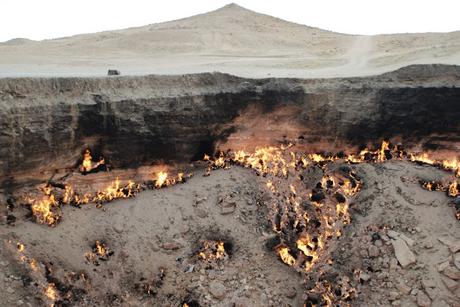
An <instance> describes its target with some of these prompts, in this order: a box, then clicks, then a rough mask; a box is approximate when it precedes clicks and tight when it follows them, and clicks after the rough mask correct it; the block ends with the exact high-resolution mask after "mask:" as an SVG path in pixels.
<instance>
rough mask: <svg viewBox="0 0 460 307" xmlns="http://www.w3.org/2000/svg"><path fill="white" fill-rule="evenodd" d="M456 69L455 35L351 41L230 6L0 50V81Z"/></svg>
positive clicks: (459, 58) (458, 39)
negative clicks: (114, 72) (110, 73)
mask: <svg viewBox="0 0 460 307" xmlns="http://www.w3.org/2000/svg"><path fill="white" fill-rule="evenodd" d="M422 63H444V64H459V63H460V32H452V33H422V34H394V35H378V36H359V35H346V34H340V33H334V32H330V31H325V30H321V29H317V28H312V27H308V26H304V25H300V24H295V23H291V22H287V21H284V20H281V19H278V18H274V17H271V16H268V15H263V14H259V13H256V12H253V11H250V10H247V9H245V8H242V7H240V6H238V5H236V4H230V5H227V6H225V7H223V8H221V9H218V10H216V11H213V12H209V13H206V14H201V15H196V16H192V17H189V18H184V19H180V20H175V21H170V22H165V23H158V24H152V25H147V26H143V27H137V28H130V29H125V30H116V31H106V32H100V33H94V34H83V35H77V36H72V37H65V38H59V39H53V40H44V41H38V42H37V41H30V40H25V39H19V40H18V39H16V40H11V41H8V42H5V43H0V76H24V75H26V76H27V75H31V76H37V75H45V76H46V75H81V76H85V75H105V73H106V71H107V69H108V68H117V69H119V70H121V71H122V73H123V74H133V75H135V74H150V73H158V74H181V73H193V72H204V71H221V72H228V73H232V74H236V75H241V76H249V77H263V76H270V75H271V76H296V77H334V76H357V75H369V74H375V73H380V72H384V71H389V70H393V69H396V68H399V67H402V66H406V65H409V64H422Z"/></svg>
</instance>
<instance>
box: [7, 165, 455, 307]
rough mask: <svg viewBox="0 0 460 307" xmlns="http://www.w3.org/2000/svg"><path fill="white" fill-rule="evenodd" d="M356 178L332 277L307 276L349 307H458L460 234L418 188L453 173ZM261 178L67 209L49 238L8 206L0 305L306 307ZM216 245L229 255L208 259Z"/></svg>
mask: <svg viewBox="0 0 460 307" xmlns="http://www.w3.org/2000/svg"><path fill="white" fill-rule="evenodd" d="M354 168H355V171H356V172H357V174H358V175H359V176H360V177H361V179H362V182H363V183H364V185H363V187H362V191H361V192H360V193H359V194H358V196H357V197H356V198H355V199H354V200H353V202H352V203H351V205H350V213H351V217H352V221H351V224H350V225H348V226H346V227H345V229H344V231H343V235H342V236H341V237H340V238H339V241H338V242H337V244H338V245H337V246H336V247H335V249H334V250H333V251H332V255H328V254H326V255H322V257H327V258H329V257H330V259H331V262H330V263H331V265H330V267H329V268H326V269H325V267H321V268H320V267H317V268H315V267H313V268H312V274H313V275H314V274H317V273H318V270H326V274H330V275H331V276H333V275H338V276H347V277H349V278H350V280H351V284H352V285H353V286H354V288H355V289H356V293H357V296H356V298H354V299H353V300H351V301H350V302H349V303H350V304H351V305H352V306H391V305H393V306H459V303H458V302H459V300H460V288H459V279H460V276H459V274H460V263H459V257H460V253H459V251H460V250H459V248H460V247H459V244H458V242H460V231H459V230H460V224H459V223H458V221H456V219H455V216H454V209H453V206H452V203H451V200H449V199H448V198H447V197H446V196H445V194H444V193H442V192H431V191H426V190H424V189H422V188H421V186H420V184H419V182H418V180H419V179H423V180H434V179H441V178H446V177H449V176H451V174H448V173H446V172H444V171H441V170H438V169H436V168H434V167H431V166H419V165H415V164H412V163H409V162H402V161H395V162H387V163H384V164H374V163H373V164H359V165H356V166H354ZM261 179H262V178H261V177H257V176H255V175H254V172H253V171H251V170H249V169H244V168H241V167H237V166H234V167H232V168H231V169H229V170H217V171H213V172H211V175H210V176H208V177H203V176H201V174H197V175H196V176H195V177H193V178H191V179H190V180H189V181H188V182H187V183H185V184H179V185H176V186H172V187H168V188H165V189H159V190H153V191H144V192H142V193H140V194H139V195H138V196H137V197H136V198H134V199H126V200H117V201H114V202H111V203H108V204H106V205H104V206H103V207H100V208H97V207H96V206H95V205H85V206H82V208H76V207H71V206H66V207H64V208H63V219H62V221H61V222H60V223H59V224H58V225H57V226H56V227H54V228H51V227H48V226H44V225H39V224H36V223H34V222H33V221H31V220H30V219H29V220H28V219H27V215H26V212H25V210H24V209H22V208H20V207H16V208H14V209H13V213H14V215H15V216H16V218H17V220H16V221H15V223H10V225H7V220H6V218H4V219H3V220H2V222H1V225H0V236H1V239H2V249H1V250H0V253H1V262H0V265H1V271H0V274H1V275H0V277H1V278H0V287H1V288H2V289H5V291H2V292H1V294H0V305H2V306H14V305H18V306H22V305H25V306H41V305H50V304H52V303H53V302H56V305H58V306H59V305H62V306H65V305H77V306H91V305H111V306H114V305H115V306H116V305H120V306H152V305H153V306H178V305H181V306H186V305H184V304H187V305H188V306H302V305H303V304H304V301H305V289H306V288H305V287H306V284H305V282H306V280H305V278H304V276H302V275H301V274H298V273H296V272H295V270H294V269H292V268H291V267H289V266H288V265H286V264H284V263H282V261H281V260H280V259H279V258H278V256H277V255H276V253H275V252H274V251H273V250H270V249H269V248H268V245H267V242H268V241H269V240H270V238H272V237H273V235H272V233H273V232H272V229H271V225H270V223H269V220H268V218H267V207H266V206H265V205H264V202H265V201H267V200H266V193H265V192H264V191H263V189H262V188H261V187H262V184H261ZM1 210H2V216H6V212H7V210H8V209H7V206H6V205H5V206H3V207H2V209H1ZM10 212H11V211H10ZM96 241H99V242H102V243H101V244H103V246H104V247H105V248H106V251H105V254H104V256H100V255H98V254H97V250H96V249H95V242H96ZM213 242H222V243H223V244H224V245H223V246H224V247H225V253H223V254H219V251H218V249H217V248H211V249H204V247H205V246H206V244H208V245H207V246H208V247H209V246H212V244H214V243H213ZM18 244H19V245H18ZM22 244H23V245H22ZM215 246H216V245H214V247H215ZM200 252H204V254H200ZM91 254H92V255H91ZM201 255H204V256H201ZM50 283H53V286H52V287H51V288H50ZM307 283H308V282H307ZM307 286H308V285H307ZM63 293H65V297H62V296H63Z"/></svg>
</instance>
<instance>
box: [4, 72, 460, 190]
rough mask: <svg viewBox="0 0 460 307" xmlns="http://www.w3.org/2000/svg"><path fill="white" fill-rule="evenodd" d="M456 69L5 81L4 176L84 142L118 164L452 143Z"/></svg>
mask: <svg viewBox="0 0 460 307" xmlns="http://www.w3.org/2000/svg"><path fill="white" fill-rule="evenodd" d="M459 106H460V68H459V67H457V66H441V65H430V66H412V67H408V68H405V69H402V70H399V71H396V72H393V73H389V74H384V75H380V76H374V77H367V78H349V79H318V80H300V79H259V80H257V79H243V78H238V77H234V76H230V75H225V74H219V73H213V74H198V75H184V76H146V77H116V78H92V79H91V78H87V79H81V78H56V79H2V80H0V127H1V131H0V178H1V179H0V185H2V186H11V185H16V184H19V183H23V182H27V181H33V180H43V179H46V178H47V177H49V176H50V175H51V174H52V173H53V171H55V170H61V171H62V170H63V169H70V168H72V167H74V166H75V164H76V163H77V162H78V159H79V158H80V157H81V153H82V151H83V150H84V149H85V148H87V147H89V148H91V150H92V151H93V153H94V155H95V156H97V155H103V156H104V157H106V159H107V160H108V161H109V162H110V164H111V165H113V166H114V167H131V166H137V165H141V164H148V163H154V162H156V161H159V160H162V161H166V162H170V163H174V162H188V161H191V160H194V159H199V158H201V157H202V155H203V154H204V153H211V152H212V151H213V150H215V149H216V146H219V148H222V149H225V148H233V149H238V148H237V147H240V148H242V147H244V148H245V149H249V148H248V147H254V146H257V145H272V144H273V145H275V144H279V143H283V142H285V143H287V142H296V143H298V144H299V143H300V144H305V146H306V147H308V148H311V149H312V150H317V149H325V150H328V149H330V150H332V149H335V148H346V147H344V146H359V145H362V144H368V143H378V142H380V141H381V139H382V138H390V139H396V140H399V141H401V142H403V143H404V144H406V145H407V146H415V145H419V146H422V147H424V148H425V149H430V148H437V149H448V150H456V149H458V145H459V144H460V143H459V141H460V139H459V132H460V121H459V118H460V108H459Z"/></svg>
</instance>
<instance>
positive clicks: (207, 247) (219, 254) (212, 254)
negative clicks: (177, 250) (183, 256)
mask: <svg viewBox="0 0 460 307" xmlns="http://www.w3.org/2000/svg"><path fill="white" fill-rule="evenodd" d="M198 257H199V258H200V259H201V260H203V261H209V262H216V261H220V260H225V259H227V258H228V254H227V251H226V250H225V246H224V242H223V241H214V240H207V241H205V242H204V243H203V247H202V248H201V249H200V251H199V252H198Z"/></svg>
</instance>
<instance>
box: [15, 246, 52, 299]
mask: <svg viewBox="0 0 460 307" xmlns="http://www.w3.org/2000/svg"><path fill="white" fill-rule="evenodd" d="M7 243H8V244H10V245H15V247H16V252H17V255H18V257H19V261H20V262H21V263H22V264H23V265H24V266H25V267H26V268H27V269H28V270H30V271H31V272H34V273H37V274H38V273H39V271H41V270H44V268H43V265H42V264H40V263H39V262H38V261H37V260H35V259H34V258H31V257H29V256H27V255H26V247H25V245H24V244H23V243H21V242H17V243H14V242H12V241H10V240H9V241H7ZM36 285H37V287H38V288H40V289H41V292H42V294H43V299H44V301H45V302H47V303H48V304H49V306H51V307H53V306H54V304H55V302H56V301H57V300H58V298H59V295H58V291H57V289H56V285H55V284H54V283H53V282H48V281H46V280H42V281H40V283H36Z"/></svg>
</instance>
